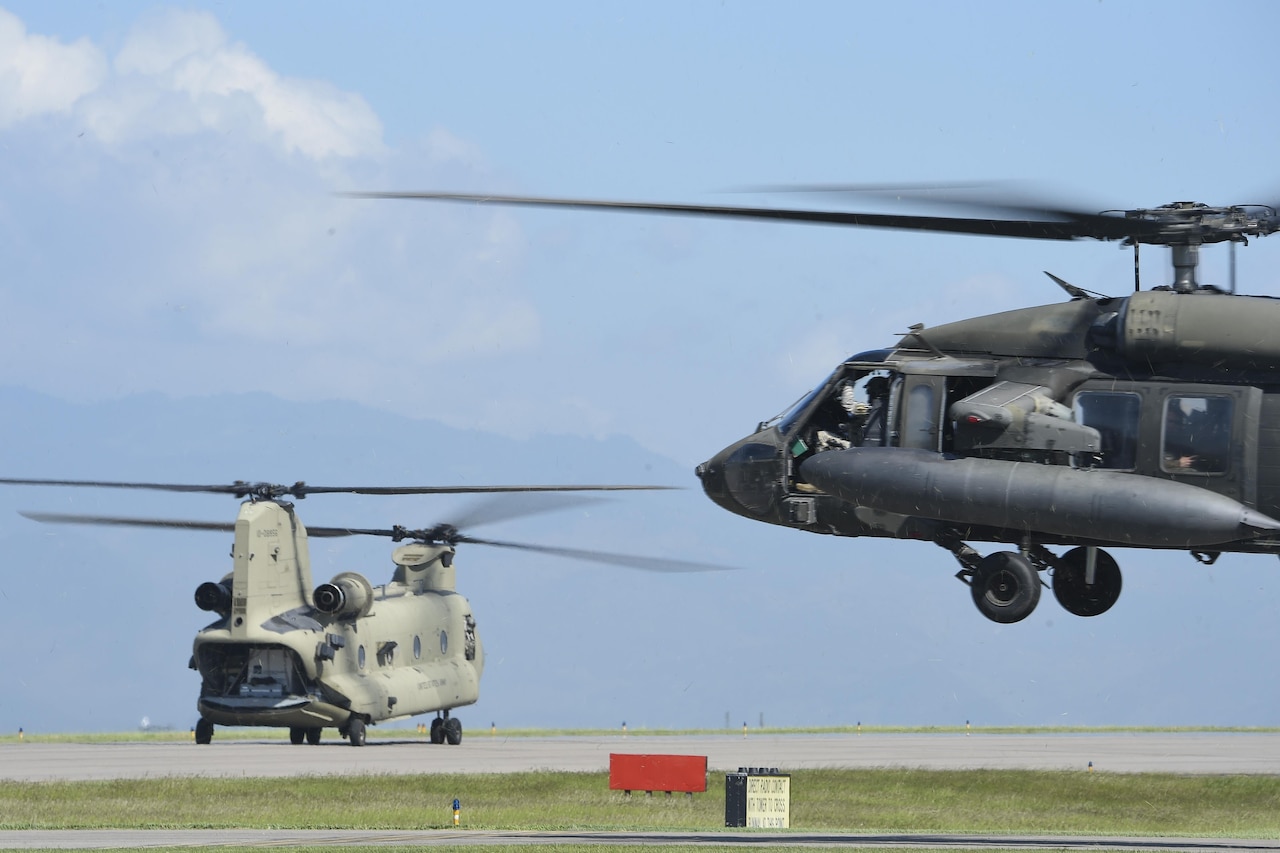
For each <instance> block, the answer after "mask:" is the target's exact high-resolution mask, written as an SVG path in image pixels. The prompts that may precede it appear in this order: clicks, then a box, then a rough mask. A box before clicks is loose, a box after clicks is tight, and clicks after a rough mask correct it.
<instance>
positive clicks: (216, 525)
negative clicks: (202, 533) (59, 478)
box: [18, 512, 236, 533]
mask: <svg viewBox="0 0 1280 853" xmlns="http://www.w3.org/2000/svg"><path fill="white" fill-rule="evenodd" d="M18 514H19V515H21V516H23V517H25V518H29V519H31V520H32V521H39V522H41V523H43V524H94V525H98V526H106V527H170V528H179V529H182V530H213V531H217V532H220V533H234V532H235V529H236V526H235V524H234V523H231V522H224V521H179V520H176V519H162V518H123V517H120V516H112V515H75V514H72V513H61V512H19V513H18Z"/></svg>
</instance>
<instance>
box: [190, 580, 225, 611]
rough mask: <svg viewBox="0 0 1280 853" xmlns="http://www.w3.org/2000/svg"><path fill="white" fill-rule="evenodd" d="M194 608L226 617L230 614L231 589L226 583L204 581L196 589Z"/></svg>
mask: <svg viewBox="0 0 1280 853" xmlns="http://www.w3.org/2000/svg"><path fill="white" fill-rule="evenodd" d="M196 607H199V608H200V609H201V610H208V611H210V612H213V613H220V614H222V615H223V616H226V615H227V614H228V613H230V612H231V587H230V585H229V584H227V582H226V581H221V582H219V583H214V582H213V581H206V582H204V583H202V584H200V586H198V587H196Z"/></svg>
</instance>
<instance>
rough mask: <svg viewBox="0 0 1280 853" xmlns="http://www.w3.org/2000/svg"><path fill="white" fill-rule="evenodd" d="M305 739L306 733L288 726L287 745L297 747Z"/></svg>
mask: <svg viewBox="0 0 1280 853" xmlns="http://www.w3.org/2000/svg"><path fill="white" fill-rule="evenodd" d="M305 738H306V731H305V730H303V729H302V728H300V727H299V726H289V743H291V744H293V745H294V746H297V745H298V744H300V743H302V741H303V740H304V739H305Z"/></svg>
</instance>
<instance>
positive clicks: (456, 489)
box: [0, 478, 681, 500]
mask: <svg viewBox="0 0 1280 853" xmlns="http://www.w3.org/2000/svg"><path fill="white" fill-rule="evenodd" d="M0 485H9V486H76V487H82V488H98V489H147V490H151V491H161V492H200V493H208V494H223V495H234V496H236V497H239V498H247V497H252V498H255V499H259V500H271V499H274V498H279V497H293V498H299V499H301V498H305V497H306V496H307V495H322V494H353V495H462V494H495V493H503V492H626V491H666V490H672V489H679V488H681V487H680V486H646V485H562V486H540V485H539V486H523V485H517V486H308V485H307V484H306V483H304V482H302V481H299V482H297V483H294V484H293V485H291V486H286V485H280V484H276V483H250V482H248V481H237V482H235V483H232V484H230V485H191V484H182V483H129V482H119V481H113V480H36V479H15V478H0Z"/></svg>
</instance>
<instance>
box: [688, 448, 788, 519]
mask: <svg viewBox="0 0 1280 853" xmlns="http://www.w3.org/2000/svg"><path fill="white" fill-rule="evenodd" d="M758 438H759V437H758V436H753V437H752V438H749V439H744V440H743V441H740V442H738V443H737V444H733V445H730V446H729V447H727V448H725V449H724V450H722V451H720V452H719V453H717V454H716V455H715V456H713V457H711V458H710V459H708V460H707V461H706V462H703V463H702V464H701V465H699V466H698V467H697V468H696V469H695V473H697V475H698V479H699V480H701V481H702V490H703V491H704V492H706V493H707V497H709V498H711V500H713V501H715V502H716V503H717V504H719V505H720V506H722V507H724V508H725V509H727V510H729V511H730V512H733V513H737V514H738V515H742V516H746V517H747V518H764V517H767V516H769V515H771V514H772V513H773V511H774V508H775V505H776V503H777V498H778V493H779V483H780V481H781V478H782V462H781V458H780V450H779V448H778V447H777V446H776V445H774V444H768V443H764V442H762V441H759V440H758Z"/></svg>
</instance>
